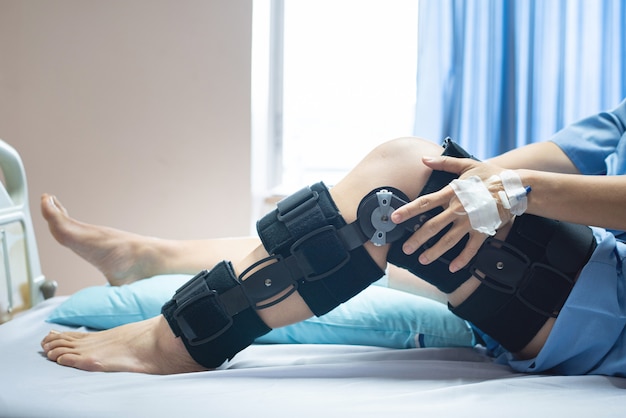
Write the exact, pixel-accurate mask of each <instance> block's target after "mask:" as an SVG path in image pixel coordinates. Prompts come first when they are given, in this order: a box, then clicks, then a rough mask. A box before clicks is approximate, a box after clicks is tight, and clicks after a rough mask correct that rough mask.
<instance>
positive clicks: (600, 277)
mask: <svg viewBox="0 0 626 418" xmlns="http://www.w3.org/2000/svg"><path fill="white" fill-rule="evenodd" d="M551 141H553V142H554V143H555V144H557V145H558V146H559V147H560V148H561V149H562V150H563V151H564V152H565V153H566V154H567V155H568V157H569V158H570V159H571V160H572V162H573V163H574V164H575V166H576V167H577V168H578V170H579V171H580V172H581V173H582V174H588V175H622V174H626V100H625V101H623V102H622V103H621V104H620V105H619V106H618V107H617V108H616V109H615V110H613V111H611V112H605V113H601V114H598V115H596V116H593V117H590V118H587V119H584V120H582V121H580V122H578V123H575V124H573V125H571V126H569V127H567V128H565V129H564V130H562V131H560V132H558V133H557V134H556V135H554V137H553V138H551ZM625 216H626V210H625ZM593 233H594V236H595V238H596V241H597V242H598V247H597V248H596V250H595V251H594V253H593V255H592V256H591V259H590V260H589V262H588V263H587V265H586V266H585V267H584V268H583V270H582V271H581V273H580V276H579V278H578V280H577V282H576V285H575V286H574V289H573V290H572V292H571V294H570V296H569V297H568V299H567V301H566V303H565V305H564V306H563V309H562V310H561V312H560V313H559V316H558V318H557V320H556V322H555V325H554V328H553V329H552V331H551V333H550V336H549V337H548V340H547V341H546V344H545V345H544V347H543V349H542V350H541V351H540V353H539V354H538V355H537V357H536V358H533V359H530V360H516V359H515V358H513V356H512V355H511V354H510V353H508V352H504V351H503V350H501V352H500V355H499V356H498V361H501V362H505V363H508V364H509V365H510V366H511V367H512V368H513V369H515V370H517V371H520V372H527V373H548V372H551V373H552V372H553V373H558V374H563V375H580V374H602V375H611V376H622V377H626V279H625V278H624V276H625V273H626V271H625V270H624V265H625V263H624V261H625V258H626V244H625V243H624V241H623V240H624V239H626V234H624V232H623V231H608V230H604V229H601V228H593Z"/></svg>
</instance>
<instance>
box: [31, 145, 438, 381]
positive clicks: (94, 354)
mask: <svg viewBox="0 0 626 418" xmlns="http://www.w3.org/2000/svg"><path fill="white" fill-rule="evenodd" d="M440 152H441V148H440V147H438V146H436V145H435V144H432V143H429V142H425V141H420V140H416V139H401V140H395V141H392V142H389V143H387V144H385V145H383V146H381V147H379V148H377V149H376V150H374V151H373V152H372V153H370V154H369V155H368V156H367V157H366V158H365V159H364V161H363V162H362V163H361V164H359V165H358V166H357V167H356V168H355V169H354V170H353V171H352V172H351V173H350V174H349V175H348V176H347V177H346V178H345V179H344V180H342V181H341V182H340V183H339V184H337V185H336V186H335V187H333V188H332V189H331V190H330V193H331V195H332V198H333V200H334V202H335V204H336V205H337V207H338V209H339V211H340V213H341V214H342V216H343V218H344V219H345V221H346V222H348V223H349V222H352V221H354V220H355V219H356V212H357V208H358V205H359V202H360V201H361V199H362V198H363V197H364V196H365V195H367V194H368V193H369V192H370V191H371V190H373V189H375V188H378V187H381V186H391V187H396V188H398V189H400V190H403V191H404V192H405V193H406V194H407V196H408V197H409V198H411V199H414V198H416V197H417V195H418V193H419V192H420V191H421V189H422V188H423V185H424V184H425V182H426V180H427V178H428V176H429V175H430V170H429V169H428V168H426V167H425V166H424V165H423V164H422V163H421V158H420V157H421V156H422V155H423V154H427V155H437V154H439V153H440ZM60 212H61V213H62V212H63V211H62V210H60ZM54 217H56V219H57V222H56V224H57V225H58V223H59V222H58V219H62V218H65V219H67V217H66V216H62V215H60V214H59V212H57V213H56V214H55V215H54ZM64 222H65V221H64ZM52 223H53V224H54V222H52ZM61 223H63V222H61ZM74 226H75V222H73V221H71V223H70V224H69V227H68V225H64V226H63V228H59V229H66V230H67V229H70V227H74ZM87 232H88V233H93V232H94V231H89V229H88V230H87ZM97 232H98V233H102V231H101V230H100V231H97ZM109 232H110V231H105V233H104V235H105V238H110V237H109V235H108V233H109ZM53 233H58V230H57V231H54V230H53ZM79 235H80V234H74V235H73V238H74V239H75V240H76V241H78V242H74V243H73V244H72V246H73V247H74V248H72V247H70V248H72V249H74V250H75V251H77V250H76V249H75V248H76V247H78V248H81V246H82V245H83V244H84V243H83V242H81V241H80V236H79ZM86 235H87V234H86ZM98 237H99V236H98V235H97V234H95V236H93V237H92V238H98ZM132 239H134V238H133V237H131V240H132ZM82 248H83V249H84V247H82ZM366 249H367V251H368V252H369V254H370V255H371V257H372V258H373V259H374V261H375V262H376V263H377V264H378V265H379V266H380V267H385V265H386V253H387V247H386V246H383V247H375V246H373V245H372V244H371V243H367V244H366ZM77 252H78V253H79V254H80V252H79V251H77ZM86 252H87V253H90V251H89V250H87V251H86ZM267 255H268V254H267V252H265V249H264V248H263V247H262V246H259V247H257V248H256V249H255V250H254V251H252V252H251V253H250V254H249V255H248V256H246V257H245V258H244V259H243V260H241V261H239V262H236V263H233V264H234V269H235V273H236V274H239V273H241V272H242V271H243V270H244V269H245V268H247V267H248V266H250V265H252V264H253V263H254V262H255V261H257V260H260V259H262V258H264V257H267ZM96 258H97V257H96ZM109 267H110V266H109ZM258 314H259V316H260V318H261V319H262V320H263V322H265V324H267V325H268V326H269V327H270V328H276V327H281V326H285V325H288V324H290V323H294V322H298V321H301V320H304V319H306V318H308V317H310V316H312V312H311V311H310V310H309V308H308V306H307V304H306V303H305V302H304V301H303V299H302V298H301V297H300V295H299V294H298V293H297V292H295V293H293V294H291V295H290V296H289V297H287V298H286V299H284V300H282V301H281V302H280V303H278V304H275V305H272V306H271V307H268V308H267V309H261V310H259V311H258ZM210 320H211V318H207V321H210ZM42 346H43V348H44V352H45V353H46V355H47V356H48V358H49V359H51V360H53V361H56V362H58V363H59V364H62V365H65V366H71V367H77V368H80V369H85V370H101V371H134V372H146V373H176V372H187V371H192V370H203V367H202V366H200V365H198V364H195V363H194V362H193V360H192V359H191V357H190V356H189V354H188V353H187V352H186V349H185V347H184V345H183V344H182V342H181V341H180V339H177V338H175V336H174V334H173V333H172V331H171V328H170V327H169V324H168V323H167V322H166V321H165V320H164V318H163V316H158V317H156V318H153V319H151V320H148V321H143V322H139V323H135V324H130V325H126V326H123V327H119V328H114V329H112V330H108V331H104V332H100V333H93V334H80V333H50V334H49V335H48V336H46V337H45V338H44V340H43V342H42Z"/></svg>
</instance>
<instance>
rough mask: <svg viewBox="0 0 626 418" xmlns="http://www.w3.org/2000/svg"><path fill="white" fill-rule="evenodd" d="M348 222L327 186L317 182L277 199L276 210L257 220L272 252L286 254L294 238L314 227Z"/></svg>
mask: <svg viewBox="0 0 626 418" xmlns="http://www.w3.org/2000/svg"><path fill="white" fill-rule="evenodd" d="M277 221H278V222H277ZM345 224H346V223H345V221H344V220H343V218H342V217H341V216H340V215H339V210H338V209H337V207H336V206H335V204H334V202H333V201H332V198H331V197H330V194H329V193H328V189H327V188H326V186H325V185H324V184H323V183H316V184H314V185H312V186H310V187H305V188H303V189H301V190H299V191H297V192H296V193H294V194H292V195H290V196H287V197H285V198H284V199H282V200H281V201H280V202H278V203H277V205H276V210H274V211H272V212H270V213H268V214H267V215H265V216H264V217H263V218H261V219H260V220H259V221H258V222H257V232H258V233H259V237H260V238H261V241H262V243H263V246H264V247H265V249H266V250H267V252H268V253H269V254H283V255H285V253H287V252H289V251H290V247H291V246H292V245H293V243H294V242H295V241H297V240H298V239H300V238H301V237H303V236H304V235H306V234H308V233H310V232H311V231H314V230H316V229H319V228H322V227H325V226H327V225H333V226H335V227H336V228H341V227H343V226H344V225H345Z"/></svg>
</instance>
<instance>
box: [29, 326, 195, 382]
mask: <svg viewBox="0 0 626 418" xmlns="http://www.w3.org/2000/svg"><path fill="white" fill-rule="evenodd" d="M41 346H42V347H43V350H44V354H45V355H46V356H47V357H48V359H50V360H52V361H55V362H57V363H58V364H60V365H62V366H68V367H74V368H77V369H81V370H87V371H99V372H134V373H149V374H175V373H188V372H198V371H204V370H206V369H205V368H204V367H202V366H200V365H199V364H197V363H196V362H195V361H194V360H193V359H192V358H191V356H190V355H189V354H188V353H187V350H186V348H185V346H184V344H183V343H182V341H181V340H180V338H175V337H174V334H173V333H172V331H171V328H170V327H169V325H168V323H167V321H166V320H165V318H164V317H163V316H162V315H159V316H157V317H154V318H151V319H148V320H145V321H141V322H134V323H131V324H128V325H123V326H121V327H117V328H112V329H109V330H106V331H101V332H95V333H81V332H63V333H59V332H56V331H51V332H50V333H49V334H48V335H47V336H46V337H45V338H44V339H43V341H42V342H41Z"/></svg>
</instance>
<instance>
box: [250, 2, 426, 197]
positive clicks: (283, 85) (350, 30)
mask: <svg viewBox="0 0 626 418" xmlns="http://www.w3.org/2000/svg"><path fill="white" fill-rule="evenodd" d="M416 66H417V0H316V1H302V0H292V1H289V0H287V1H284V0H255V2H254V28H253V79H252V86H253V103H252V116H253V147H252V150H253V160H254V161H253V190H254V191H255V194H257V196H256V197H258V198H265V197H267V196H268V195H271V194H272V193H274V194H284V193H291V192H293V191H295V190H297V189H299V188H301V187H303V186H304V185H307V184H311V183H314V182H317V181H320V180H323V181H324V182H326V183H327V184H329V185H331V184H333V183H335V182H336V181H338V180H339V179H340V178H341V177H342V176H343V175H345V174H346V172H347V171H348V170H349V169H350V168H351V167H353V166H354V165H355V164H356V163H357V162H358V161H359V160H360V159H361V158H362V157H363V156H364V155H365V154H366V153H367V152H368V151H369V150H371V149H372V148H373V147H374V146H375V145H377V144H379V143H381V142H384V141H385V140H388V139H391V138H394V137H398V136H407V135H411V134H412V131H413V113H414V103H415V79H416ZM255 200H256V199H255Z"/></svg>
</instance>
